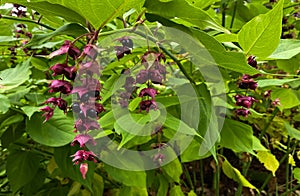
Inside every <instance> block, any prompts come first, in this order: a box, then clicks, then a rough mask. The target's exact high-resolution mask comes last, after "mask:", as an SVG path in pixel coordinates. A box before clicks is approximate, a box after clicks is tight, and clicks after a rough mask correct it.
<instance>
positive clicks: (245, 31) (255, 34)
mask: <svg viewBox="0 0 300 196" xmlns="http://www.w3.org/2000/svg"><path fill="white" fill-rule="evenodd" d="M283 2H284V0H280V1H279V2H278V4H277V5H276V6H275V7H274V8H273V9H272V10H271V11H269V12H268V13H266V14H261V15H258V16H256V17H254V18H253V19H252V20H250V21H249V22H247V23H246V24H245V25H244V26H243V27H242V29H241V30H240V31H239V33H238V41H239V44H240V46H241V47H242V48H243V50H244V51H245V53H246V54H248V55H255V56H258V57H260V58H264V57H268V56H269V55H270V54H272V52H273V51H274V50H275V49H276V48H277V46H278V44H279V41H280V36H281V26H282V13H283V11H282V7H283Z"/></svg>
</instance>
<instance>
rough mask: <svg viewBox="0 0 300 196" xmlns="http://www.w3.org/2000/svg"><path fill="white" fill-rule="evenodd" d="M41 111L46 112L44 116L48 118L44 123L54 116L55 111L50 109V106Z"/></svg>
mask: <svg viewBox="0 0 300 196" xmlns="http://www.w3.org/2000/svg"><path fill="white" fill-rule="evenodd" d="M40 110H41V111H43V112H45V113H44V114H43V115H42V116H46V119H45V121H44V122H46V121H48V120H49V119H50V118H51V117H52V116H53V114H54V109H53V108H51V107H49V106H45V107H43V108H41V109H40Z"/></svg>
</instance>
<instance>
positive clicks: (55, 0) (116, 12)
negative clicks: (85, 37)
mask: <svg viewBox="0 0 300 196" xmlns="http://www.w3.org/2000/svg"><path fill="white" fill-rule="evenodd" d="M36 2H39V3H40V4H42V3H44V2H49V3H50V4H49V5H51V4H52V5H53V4H54V5H60V7H61V6H63V8H64V9H65V8H68V10H71V11H72V14H73V13H76V16H74V17H75V18H76V17H79V19H80V22H81V24H84V25H85V21H84V20H82V18H85V19H86V20H87V21H89V22H90V23H91V25H92V26H94V27H95V28H96V29H98V28H99V27H103V26H104V25H106V24H107V23H108V22H110V21H112V20H113V19H115V18H116V17H118V16H122V15H123V14H124V13H125V12H126V11H128V10H130V9H132V8H134V9H136V10H140V8H141V7H142V5H143V3H144V1H143V0H130V1H129V0H114V1H110V0H101V1H98V0H90V1H89V2H88V3H87V2H86V1H77V0H31V1H30V3H36ZM40 4H39V6H40ZM41 6H42V5H41ZM47 9H48V10H49V11H51V12H55V14H56V8H55V7H53V6H49V7H47ZM66 14H67V13H65V14H63V16H62V17H65V18H66V17H68V16H67V15H66ZM56 15H58V16H61V15H62V14H56ZM69 18H70V17H68V19H69ZM73 21H74V19H73Z"/></svg>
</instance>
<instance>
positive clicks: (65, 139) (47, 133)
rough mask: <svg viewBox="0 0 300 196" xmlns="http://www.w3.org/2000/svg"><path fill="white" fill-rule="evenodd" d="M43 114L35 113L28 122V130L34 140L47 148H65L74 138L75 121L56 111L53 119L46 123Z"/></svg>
mask: <svg viewBox="0 0 300 196" xmlns="http://www.w3.org/2000/svg"><path fill="white" fill-rule="evenodd" d="M42 114H43V113H35V114H34V115H33V116H32V118H31V119H30V120H29V119H27V121H26V129H27V131H28V133H29V135H30V137H31V138H32V139H34V140H35V141H37V142H39V143H41V144H43V145H47V146H55V147H57V146H63V145H66V144H68V143H70V142H71V141H72V140H73V139H74V137H75V135H76V134H75V133H74V132H73V130H74V120H73V119H71V118H67V117H66V116H65V115H64V114H63V113H62V112H61V111H60V110H55V113H54V115H53V117H52V118H51V119H50V120H48V121H47V122H45V123H44V120H45V117H42Z"/></svg>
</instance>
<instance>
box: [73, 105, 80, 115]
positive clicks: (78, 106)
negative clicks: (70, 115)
mask: <svg viewBox="0 0 300 196" xmlns="http://www.w3.org/2000/svg"><path fill="white" fill-rule="evenodd" d="M72 110H73V112H75V113H79V112H80V110H81V109H80V105H79V103H73V105H72Z"/></svg>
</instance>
